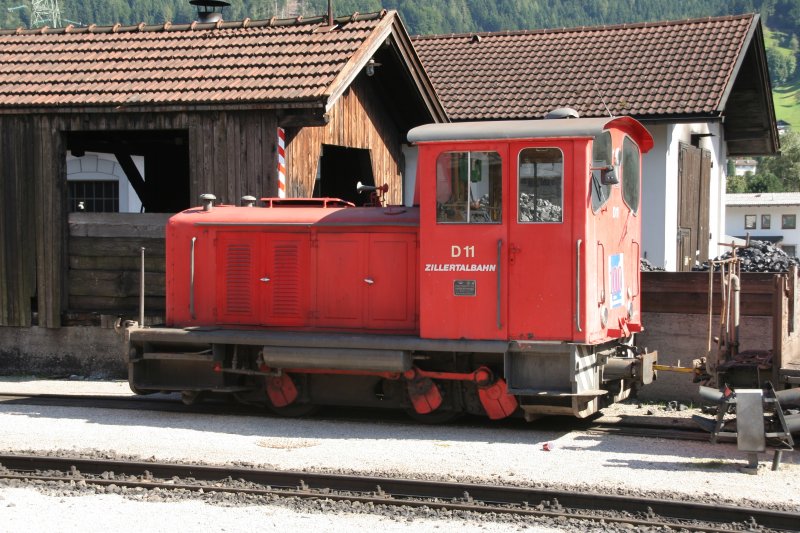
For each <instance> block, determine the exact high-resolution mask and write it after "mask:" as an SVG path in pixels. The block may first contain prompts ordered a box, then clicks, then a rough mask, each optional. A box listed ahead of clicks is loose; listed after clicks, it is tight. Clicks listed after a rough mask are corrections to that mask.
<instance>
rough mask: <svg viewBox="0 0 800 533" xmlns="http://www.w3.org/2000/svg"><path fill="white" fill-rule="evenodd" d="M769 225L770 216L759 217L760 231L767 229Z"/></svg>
mask: <svg viewBox="0 0 800 533" xmlns="http://www.w3.org/2000/svg"><path fill="white" fill-rule="evenodd" d="M771 223H772V216H770V215H761V229H769V225H770V224H771Z"/></svg>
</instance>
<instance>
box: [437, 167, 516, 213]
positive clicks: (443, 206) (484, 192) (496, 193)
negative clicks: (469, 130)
mask: <svg viewBox="0 0 800 533" xmlns="http://www.w3.org/2000/svg"><path fill="white" fill-rule="evenodd" d="M502 185H503V167H502V163H501V160H500V154H498V153H497V152H445V153H442V154H440V155H439V157H438V158H437V160H436V221H437V222H439V223H445V224H446V223H456V224H458V223H460V224H486V223H499V222H501V215H502V208H501V206H502Z"/></svg>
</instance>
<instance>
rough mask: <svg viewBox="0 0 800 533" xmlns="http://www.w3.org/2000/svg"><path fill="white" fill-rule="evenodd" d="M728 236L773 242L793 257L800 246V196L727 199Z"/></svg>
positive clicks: (731, 196)
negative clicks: (799, 219) (748, 236)
mask: <svg viewBox="0 0 800 533" xmlns="http://www.w3.org/2000/svg"><path fill="white" fill-rule="evenodd" d="M725 206H726V212H725V231H726V232H727V233H728V235H730V236H733V237H738V238H744V237H746V236H747V235H748V234H749V235H750V238H752V239H758V240H761V241H771V242H774V243H776V244H778V245H780V246H781V248H783V251H784V252H786V253H787V254H789V255H791V256H797V252H798V246H800V226H798V218H800V216H798V215H800V192H765V193H750V194H728V195H726V198H725Z"/></svg>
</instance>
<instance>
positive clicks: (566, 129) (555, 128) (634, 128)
mask: <svg viewBox="0 0 800 533" xmlns="http://www.w3.org/2000/svg"><path fill="white" fill-rule="evenodd" d="M610 128H619V129H621V130H623V131H624V132H625V133H627V134H629V135H630V136H631V137H633V139H634V140H635V141H636V143H637V144H638V145H639V148H640V149H641V150H642V152H647V151H649V150H650V148H652V147H653V138H652V136H651V135H650V133H649V132H648V131H647V130H646V129H645V127H644V126H642V125H641V123H639V122H638V121H637V120H635V119H633V118H631V117H601V118H561V119H546V120H499V121H485V122H456V123H451V124H426V125H424V126H417V127H416V128H414V129H412V130H411V131H409V132H408V141H409V142H412V143H419V142H436V141H478V140H490V139H545V138H547V139H550V138H557V137H595V136H597V135H598V134H600V133H601V132H603V131H604V130H607V129H610Z"/></svg>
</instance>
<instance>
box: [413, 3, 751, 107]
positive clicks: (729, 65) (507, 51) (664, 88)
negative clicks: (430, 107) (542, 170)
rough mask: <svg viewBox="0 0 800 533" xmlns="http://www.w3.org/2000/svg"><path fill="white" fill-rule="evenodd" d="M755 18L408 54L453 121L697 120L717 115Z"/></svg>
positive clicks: (544, 36)
mask: <svg viewBox="0 0 800 533" xmlns="http://www.w3.org/2000/svg"><path fill="white" fill-rule="evenodd" d="M754 20H757V19H756V18H755V16H754V15H740V16H727V17H716V18H706V19H698V20H686V21H680V22H658V23H645V24H626V25H618V26H604V27H592V28H574V29H560V30H541V31H516V32H496V33H481V34H469V35H466V34H464V35H439V36H420V37H415V38H414V46H415V47H416V49H417V52H418V54H419V56H420V59H421V60H422V63H423V65H424V66H425V68H426V70H427V71H428V74H429V76H430V77H431V80H432V81H433V85H434V87H435V88H436V91H437V92H438V94H439V97H440V99H441V100H442V103H443V104H444V107H445V109H446V110H447V112H448V114H449V115H450V117H451V119H453V120H485V119H519V118H541V117H543V116H544V114H545V113H547V112H548V111H550V110H552V109H555V108H559V107H565V106H566V107H572V108H574V109H576V110H577V111H578V112H579V113H580V114H581V116H585V117H596V116H607V115H608V114H609V112H610V113H611V114H614V115H633V116H637V117H658V116H663V115H675V114H691V115H703V114H714V113H718V112H719V111H720V106H721V105H722V104H723V103H724V99H725V97H726V94H727V91H729V90H730V84H731V83H732V75H733V73H734V72H735V70H736V66H737V61H739V60H740V55H741V54H740V52H741V51H742V50H743V47H744V45H745V44H746V43H747V42H748V35H749V34H750V33H751V32H752V27H753V25H754ZM604 101H605V103H604ZM606 106H607V107H608V109H606Z"/></svg>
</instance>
